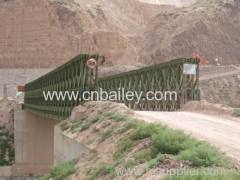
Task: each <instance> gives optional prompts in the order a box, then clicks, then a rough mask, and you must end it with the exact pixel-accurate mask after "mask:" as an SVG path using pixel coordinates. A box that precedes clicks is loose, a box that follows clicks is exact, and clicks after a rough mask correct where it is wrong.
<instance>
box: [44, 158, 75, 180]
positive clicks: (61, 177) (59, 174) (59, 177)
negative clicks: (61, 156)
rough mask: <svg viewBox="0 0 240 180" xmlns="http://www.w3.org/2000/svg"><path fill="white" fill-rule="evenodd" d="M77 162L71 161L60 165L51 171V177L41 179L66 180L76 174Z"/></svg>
mask: <svg viewBox="0 0 240 180" xmlns="http://www.w3.org/2000/svg"><path fill="white" fill-rule="evenodd" d="M75 165H76V161H70V162H67V163H63V164H60V165H57V166H56V167H54V168H53V169H51V170H50V173H49V175H47V176H44V177H42V178H41V180H49V179H54V180H66V178H67V177H68V176H70V175H71V174H73V173H75V172H76V168H75Z"/></svg>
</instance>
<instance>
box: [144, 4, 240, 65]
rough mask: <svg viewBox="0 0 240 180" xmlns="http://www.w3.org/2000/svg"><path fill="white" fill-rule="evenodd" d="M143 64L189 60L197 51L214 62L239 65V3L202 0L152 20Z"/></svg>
mask: <svg viewBox="0 0 240 180" xmlns="http://www.w3.org/2000/svg"><path fill="white" fill-rule="evenodd" d="M143 41H144V42H145V43H142V48H141V52H143V54H142V55H143V56H142V61H143V62H148V63H149V62H150V63H152V62H159V61H164V60H166V59H172V58H177V57H189V56H191V55H192V54H193V53H194V52H196V53H199V54H200V55H202V56H205V57H206V58H208V60H209V61H210V62H211V63H214V61H215V59H216V58H217V59H218V60H219V61H220V63H221V64H231V63H239V62H240V58H239V57H240V52H239V50H238V49H239V43H240V1H239V0H234V1H225V2H223V1H220V0H211V1H209V0H201V1H198V2H197V3H195V4H193V5H192V6H190V7H185V8H178V9H173V10H168V11H165V12H162V13H160V14H159V15H157V16H156V17H155V18H153V19H152V20H151V21H150V22H149V25H148V28H147V30H146V32H145V34H144V40H143Z"/></svg>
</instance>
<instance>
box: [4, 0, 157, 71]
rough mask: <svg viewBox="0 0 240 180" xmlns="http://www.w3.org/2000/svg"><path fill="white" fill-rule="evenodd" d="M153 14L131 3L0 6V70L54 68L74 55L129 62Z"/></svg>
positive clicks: (11, 2) (71, 0) (82, 0)
mask: <svg viewBox="0 0 240 180" xmlns="http://www.w3.org/2000/svg"><path fill="white" fill-rule="evenodd" d="M157 12H158V10H157V8H155V6H154V5H149V4H143V3H139V2H138V1H136V0H114V1H112V0H104V1H102V0H91V1H87V0H41V1H39V0H7V1H6V0H0V67H1V68H4V67H30V68H31V67H52V66H53V67H55V66H56V65H59V64H61V63H63V62H66V61H68V60H69V59H70V58H72V57H74V56H76V55H78V54H80V53H99V54H103V55H105V56H106V57H107V59H108V60H109V61H108V62H114V61H117V60H119V59H121V58H123V57H124V56H125V58H123V59H127V58H126V57H132V58H133V59H134V58H135V57H136V50H135V46H136V45H135V44H136V39H137V38H136V36H137V34H138V32H139V31H141V29H142V28H143V27H144V25H145V24H146V23H147V22H148V21H149V20H150V18H152V17H153V16H154V15H155V14H156V13H157ZM123 63H124V61H123Z"/></svg>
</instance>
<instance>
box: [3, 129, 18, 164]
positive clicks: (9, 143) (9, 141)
mask: <svg viewBox="0 0 240 180" xmlns="http://www.w3.org/2000/svg"><path fill="white" fill-rule="evenodd" d="M13 142H14V137H13V135H11V134H9V133H8V132H7V131H6V127H5V126H0V166H9V165H12V164H13V162H14V159H15V152H14V146H13Z"/></svg>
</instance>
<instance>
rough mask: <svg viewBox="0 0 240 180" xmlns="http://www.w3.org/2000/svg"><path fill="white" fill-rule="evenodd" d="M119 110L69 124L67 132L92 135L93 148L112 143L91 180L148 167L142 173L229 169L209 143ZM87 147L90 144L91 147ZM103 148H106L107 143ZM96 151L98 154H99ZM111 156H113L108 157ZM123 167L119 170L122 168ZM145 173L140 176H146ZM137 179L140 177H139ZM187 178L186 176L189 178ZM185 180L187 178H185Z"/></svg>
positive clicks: (90, 173) (90, 174)
mask: <svg viewBox="0 0 240 180" xmlns="http://www.w3.org/2000/svg"><path fill="white" fill-rule="evenodd" d="M95 108H96V107H95ZM115 112H117V111H114V112H112V111H110V112H109V111H108V112H100V111H99V112H98V114H94V115H93V116H91V118H88V117H84V116H82V118H79V119H76V120H75V121H71V122H68V125H66V124H65V125H64V127H65V128H64V129H66V130H68V131H71V132H73V131H74V132H82V133H84V131H85V130H87V129H89V131H87V132H86V133H87V134H88V133H89V132H93V133H94V135H93V137H92V138H91V142H94V143H93V144H92V145H94V146H96V145H97V143H98V144H100V143H102V142H104V141H106V140H107V139H109V138H112V139H114V143H116V144H115V145H113V144H111V148H112V147H113V149H112V150H113V151H107V152H110V154H109V155H108V157H107V159H108V158H110V159H111V160H109V159H108V161H101V158H100V159H97V160H96V161H94V162H93V164H94V165H92V167H91V168H90V169H88V170H87V171H88V173H86V176H87V178H86V179H88V180H94V179H100V178H101V177H104V178H106V179H113V178H114V177H116V176H117V175H118V174H119V170H120V171H122V170H123V175H124V173H125V170H127V171H126V173H127V172H128V171H131V170H133V169H135V168H142V167H143V168H146V169H144V170H143V174H144V173H145V172H146V171H147V170H149V169H153V168H157V167H159V166H163V167H164V168H165V167H168V166H170V168H171V165H172V164H174V166H173V168H178V167H182V166H183V167H186V168H196V169H198V168H205V167H207V168H210V167H212V168H215V167H224V168H226V169H227V168H229V167H230V166H231V165H232V163H231V161H230V160H229V159H228V158H226V157H225V156H224V155H223V154H222V153H221V152H219V151H218V150H217V149H216V148H215V147H213V146H211V145H210V144H208V143H206V142H203V141H199V140H196V139H194V138H192V137H190V136H188V135H185V134H184V133H183V132H182V131H177V130H172V129H169V128H167V127H165V126H163V125H161V124H148V123H145V122H143V121H139V120H136V119H133V118H131V117H130V116H128V115H120V114H117V113H115ZM88 145H91V143H90V144H88ZM101 146H107V143H104V144H102V145H101ZM96 152H97V151H96ZM109 156H112V157H109ZM119 168H120V169H119ZM143 174H140V176H141V175H143ZM136 177H139V176H138V175H136ZM186 178H187V177H186ZM183 180H185V179H183Z"/></svg>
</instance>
